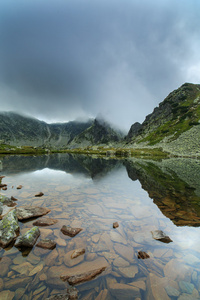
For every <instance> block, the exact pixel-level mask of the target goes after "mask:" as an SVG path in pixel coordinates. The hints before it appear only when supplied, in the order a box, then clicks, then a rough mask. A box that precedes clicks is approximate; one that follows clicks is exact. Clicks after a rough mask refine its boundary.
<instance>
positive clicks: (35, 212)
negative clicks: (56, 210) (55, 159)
mask: <svg viewBox="0 0 200 300" xmlns="http://www.w3.org/2000/svg"><path fill="white" fill-rule="evenodd" d="M50 211H51V210H50V209H48V208H45V207H37V206H21V207H17V208H16V213H17V217H18V219H19V220H26V219H30V218H34V217H40V216H43V215H46V214H48V213H49V212H50Z"/></svg>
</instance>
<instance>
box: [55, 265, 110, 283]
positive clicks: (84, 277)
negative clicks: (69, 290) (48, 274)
mask: <svg viewBox="0 0 200 300" xmlns="http://www.w3.org/2000/svg"><path fill="white" fill-rule="evenodd" d="M105 269H106V267H101V268H99V269H94V270H91V271H88V272H83V273H79V274H76V275H72V276H69V275H62V276H60V278H61V279H62V280H63V281H67V282H68V283H69V284H70V285H74V284H78V283H81V282H85V281H89V280H92V279H93V278H95V277H96V276H97V275H99V274H101V273H102V272H103V271H104V270H105Z"/></svg>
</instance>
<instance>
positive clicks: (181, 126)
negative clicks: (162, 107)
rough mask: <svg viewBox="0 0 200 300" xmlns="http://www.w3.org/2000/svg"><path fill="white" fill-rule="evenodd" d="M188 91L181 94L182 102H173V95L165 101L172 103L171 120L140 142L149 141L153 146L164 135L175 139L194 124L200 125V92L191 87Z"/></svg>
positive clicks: (170, 139) (180, 99)
mask: <svg viewBox="0 0 200 300" xmlns="http://www.w3.org/2000/svg"><path fill="white" fill-rule="evenodd" d="M188 91H189V93H187V95H185V94H179V98H178V100H179V101H180V102H178V103H177V102H172V100H171V99H172V95H170V96H169V99H168V98H167V99H166V100H165V101H164V102H163V104H166V103H170V105H171V118H170V120H168V121H166V122H165V123H164V124H162V125H160V126H159V127H157V128H156V129H155V130H154V131H152V132H150V133H149V134H148V135H147V136H146V137H145V138H143V139H141V140H140V141H139V143H141V142H148V145H150V146H153V145H155V144H157V143H159V142H160V141H162V140H163V138H164V137H170V138H169V140H168V141H173V140H176V139H177V138H178V137H179V136H180V135H181V134H182V133H183V132H185V131H187V130H189V129H191V128H192V126H196V125H200V123H199V120H200V92H199V90H198V89H195V88H193V89H192V88H191V87H187V92H188ZM174 97H175V95H174ZM160 118H161V116H160Z"/></svg>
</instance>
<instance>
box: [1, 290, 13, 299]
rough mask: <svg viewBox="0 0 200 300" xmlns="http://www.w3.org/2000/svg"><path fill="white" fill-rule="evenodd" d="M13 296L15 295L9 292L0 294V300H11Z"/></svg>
mask: <svg viewBox="0 0 200 300" xmlns="http://www.w3.org/2000/svg"><path fill="white" fill-rule="evenodd" d="M14 296H15V293H14V292H11V291H9V290H7V291H2V292H0V300H12V299H13V298H14Z"/></svg>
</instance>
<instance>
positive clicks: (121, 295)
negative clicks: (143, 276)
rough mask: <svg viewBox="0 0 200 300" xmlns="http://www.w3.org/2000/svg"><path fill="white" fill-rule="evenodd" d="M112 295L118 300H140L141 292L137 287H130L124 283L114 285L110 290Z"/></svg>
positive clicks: (111, 285)
mask: <svg viewBox="0 0 200 300" xmlns="http://www.w3.org/2000/svg"><path fill="white" fill-rule="evenodd" d="M109 291H110V293H111V295H112V296H113V297H115V298H116V299H118V300H122V299H123V300H129V299H135V298H136V297H138V298H140V297H141V295H140V290H139V289H138V288H137V287H133V286H130V285H128V284H123V283H112V284H110V289H109Z"/></svg>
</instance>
